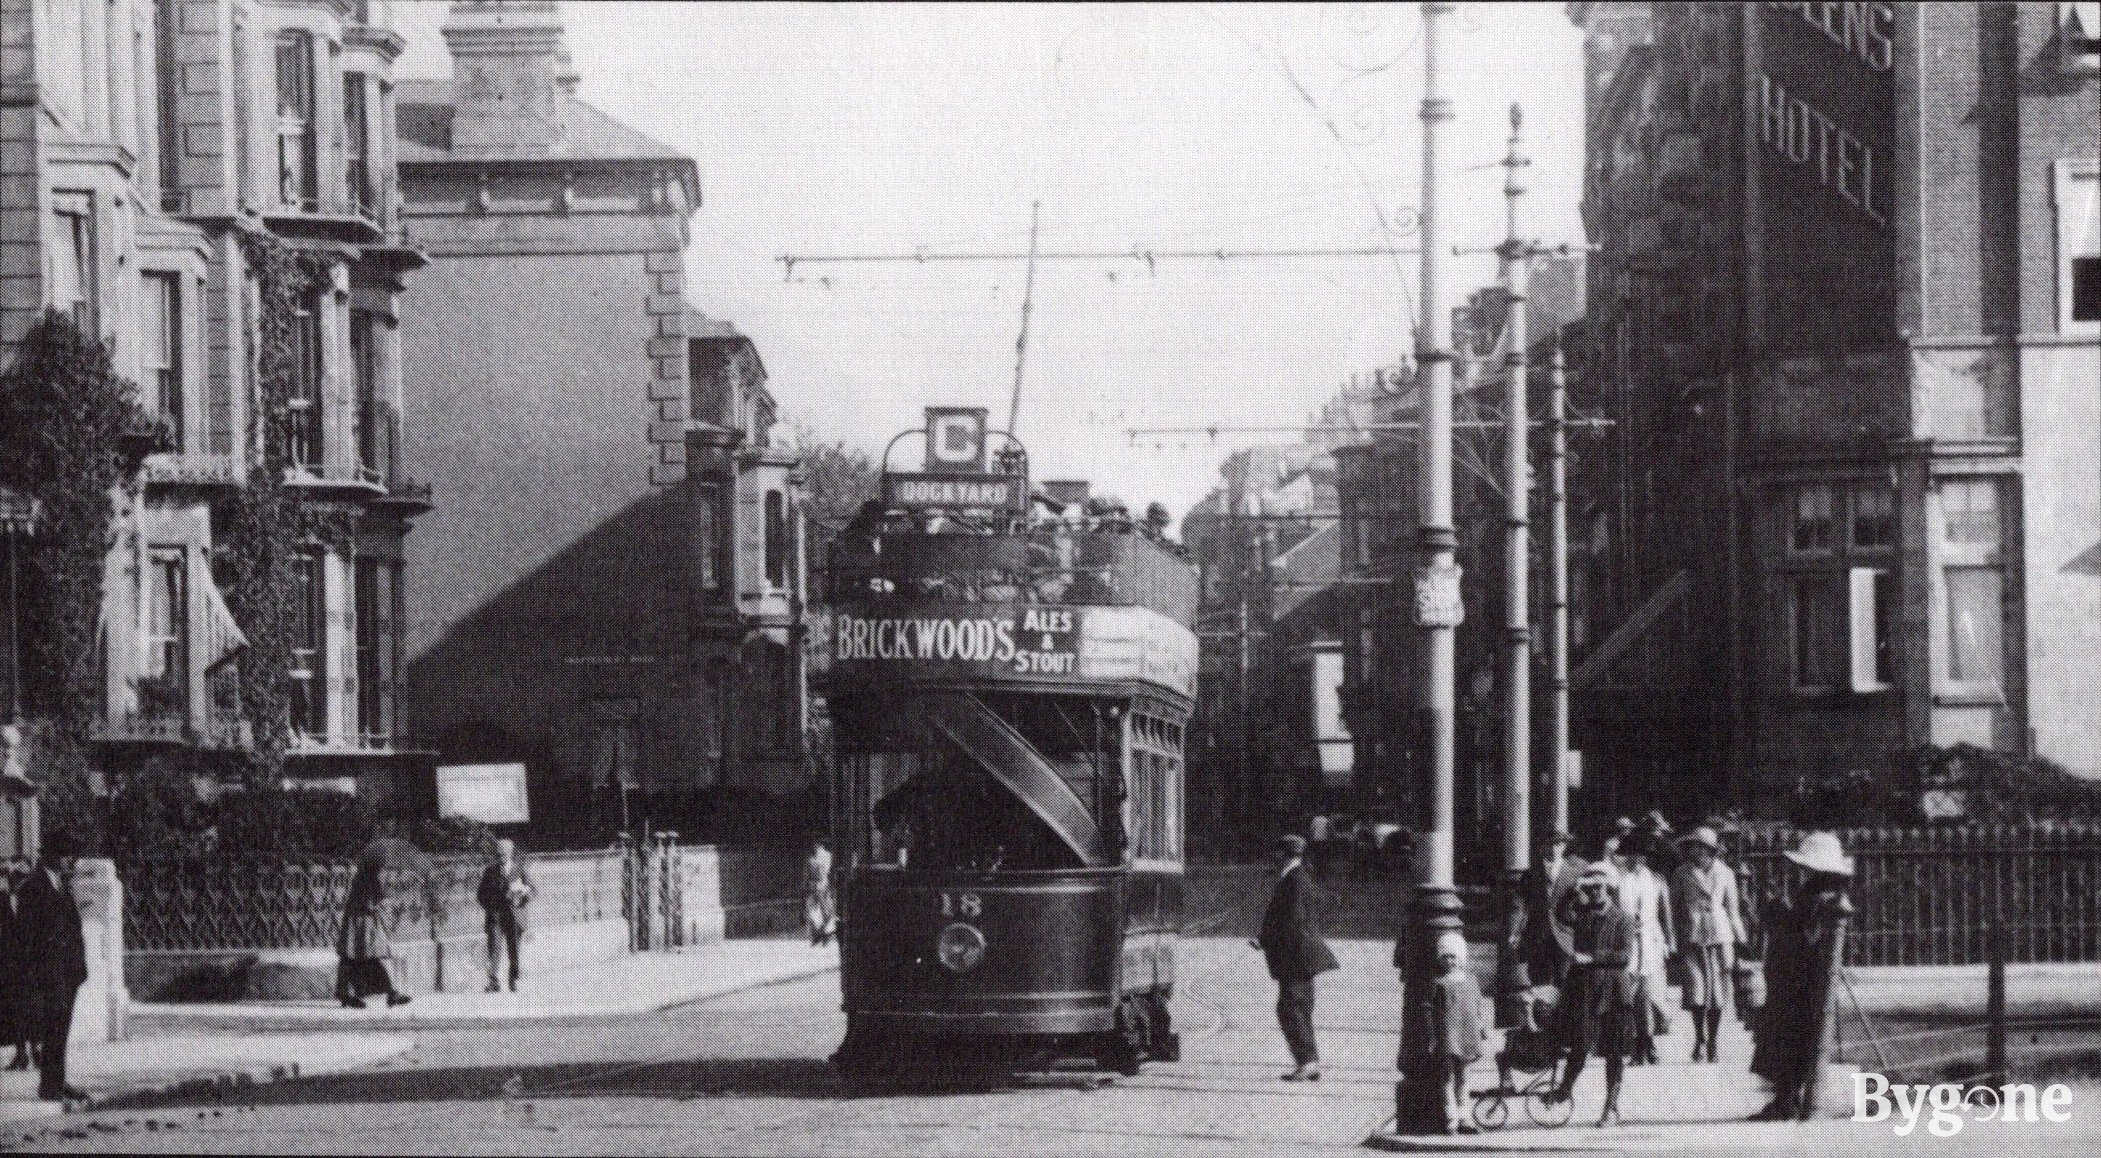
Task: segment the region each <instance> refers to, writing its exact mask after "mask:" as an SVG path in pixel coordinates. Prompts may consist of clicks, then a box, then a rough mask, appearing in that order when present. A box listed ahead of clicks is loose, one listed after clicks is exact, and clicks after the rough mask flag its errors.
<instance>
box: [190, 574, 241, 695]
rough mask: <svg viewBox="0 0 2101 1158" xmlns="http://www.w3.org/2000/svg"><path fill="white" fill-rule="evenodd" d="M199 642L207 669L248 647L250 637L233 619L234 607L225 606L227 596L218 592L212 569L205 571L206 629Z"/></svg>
mask: <svg viewBox="0 0 2101 1158" xmlns="http://www.w3.org/2000/svg"><path fill="white" fill-rule="evenodd" d="M198 642H199V643H200V644H201V645H202V646H203V648H204V666H205V668H206V670H210V669H211V668H213V667H215V666H217V665H218V664H220V663H222V662H224V661H225V660H226V659H227V658H228V657H229V656H231V655H233V653H235V652H237V651H239V650H241V649H242V648H244V647H247V646H248V637H247V636H246V635H245V634H243V633H242V632H241V625H240V624H238V623H236V622H234V618H233V610H232V609H231V608H229V607H227V606H226V597H225V596H224V595H221V594H220V593H219V585H218V584H217V583H215V582H213V581H212V576H211V572H210V571H209V570H207V571H205V572H204V632H203V635H202V637H201V638H200V639H199V641H198Z"/></svg>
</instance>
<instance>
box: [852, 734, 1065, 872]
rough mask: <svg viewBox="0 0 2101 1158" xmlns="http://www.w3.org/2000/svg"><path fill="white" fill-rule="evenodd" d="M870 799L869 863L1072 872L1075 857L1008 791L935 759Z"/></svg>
mask: <svg viewBox="0 0 2101 1158" xmlns="http://www.w3.org/2000/svg"><path fill="white" fill-rule="evenodd" d="M926 764H927V766H926V767H924V768H922V769H921V770H920V771H919V772H918V773H916V774H914V775H912V776H910V777H908V778H907V779H906V780H905V781H904V783H902V784H900V785H898V786H897V787H896V788H895V789H893V790H892V791H890V792H889V793H888V794H886V795H884V796H882V797H881V798H880V799H878V800H877V801H876V804H875V809H874V820H875V825H874V833H873V835H874V838H875V839H874V846H875V847H874V848H873V849H872V850H871V852H872V853H873V859H874V860H875V861H876V863H879V864H893V865H897V866H899V867H901V868H904V869H906V870H908V871H919V872H1002V871H1005V872H1028V871H1044V870H1051V869H1068V868H1078V867H1079V864H1080V862H1079V858H1078V857H1077V856H1075V855H1074V854H1073V852H1072V850H1071V849H1069V848H1067V847H1066V846H1065V844H1064V843H1063V842H1062V841H1060V840H1058V838H1057V837H1056V836H1055V835H1054V834H1053V833H1052V832H1051V830H1050V826H1049V825H1046V824H1045V823H1043V821H1042V820H1040V819H1038V818H1037V816H1036V814H1035V813H1033V812H1030V811H1029V810H1028V807H1027V806H1026V805H1024V804H1022V802H1021V801H1019V800H1017V799H1015V797H1014V795H1013V793H1011V792H1009V791H1007V789H1006V788H1005V787H1004V786H1003V785H1001V784H999V783H997V782H995V781H994V780H993V779H992V778H991V777H990V776H988V775H986V774H985V773H983V772H982V771H979V770H977V769H975V768H970V767H965V766H960V765H961V761H960V760H953V759H949V758H946V757H936V758H934V759H931V760H928V761H926Z"/></svg>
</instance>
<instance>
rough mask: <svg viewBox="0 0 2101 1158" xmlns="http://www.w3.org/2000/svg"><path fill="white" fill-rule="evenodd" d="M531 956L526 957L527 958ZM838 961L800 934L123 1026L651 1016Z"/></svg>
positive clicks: (453, 1025) (301, 1027) (186, 1028)
mask: <svg viewBox="0 0 2101 1158" xmlns="http://www.w3.org/2000/svg"><path fill="white" fill-rule="evenodd" d="M527 959H528V963H529V962H530V954H528V955H527ZM838 967H839V950H838V948H837V947H836V946H824V947H821V948H820V947H817V946H813V945H811V944H810V943H809V942H808V941H805V940H800V939H796V940H790V939H786V938H782V939H770V940H749V941H718V942H716V943H714V944H712V945H704V946H697V947H694V948H691V949H679V950H672V951H669V952H660V953H635V954H630V955H628V956H625V957H617V958H614V959H613V960H611V961H603V962H596V963H593V964H589V965H581V966H577V967H574V968H571V969H567V970H564V971H561V972H557V973H546V974H535V973H530V972H528V973H527V974H526V976H525V978H524V979H523V980H522V981H521V982H520V983H519V986H518V991H517V992H516V993H482V992H471V993H419V994H417V995H416V999H415V1000H414V1001H412V1002H410V1003H409V1004H407V1005H402V1006H396V1007H394V1008H391V1009H390V1008H387V1007H386V1006H385V1004H384V1002H382V1001H380V1000H378V999H373V1000H372V1001H371V1002H370V1003H369V1004H370V1006H371V1007H370V1008H366V1009H345V1008H343V1006H342V1005H341V1004H339V1003H337V1002H335V1001H256V1002H241V1003H207V1002H198V1003H187V1002H185V1003H179V1004H178V1003H172V1002H171V1003H164V1004H154V1003H137V1004H134V1005H132V1007H131V1014H130V1025H131V1031H132V1032H133V1033H135V1034H136V1033H142V1032H199V1031H220V1032H249V1033H253V1032H312V1031H321V1030H351V1029H386V1030H434V1029H474V1028H487V1027H491V1026H498V1025H507V1024H512V1023H516V1022H561V1021H590V1020H593V1019H596V1018H602V1017H620V1016H624V1015H630V1014H637V1013H651V1012H654V1011H656V1010H660V1009H669V1008H671V1007H672V1006H676V1005H684V1004H686V1003H688V1002H693V1001H705V1000H707V999H708V998H711V997H719V996H721V995H722V994H725V993H734V992H736V991H738V990H741V989H748V988H750V987H752V986H754V985H771V984H777V983H780V982H783V981H792V980H795V979H797V978H801V977H809V976H813V975H815V974H818V973H826V972H830V971H832V970H834V969H837V968H838Z"/></svg>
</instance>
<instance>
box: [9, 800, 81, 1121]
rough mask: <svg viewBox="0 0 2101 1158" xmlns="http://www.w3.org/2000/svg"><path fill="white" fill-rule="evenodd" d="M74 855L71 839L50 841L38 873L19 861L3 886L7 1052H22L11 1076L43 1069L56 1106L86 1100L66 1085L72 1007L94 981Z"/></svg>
mask: <svg viewBox="0 0 2101 1158" xmlns="http://www.w3.org/2000/svg"><path fill="white" fill-rule="evenodd" d="M74 851H75V850H74V847H73V844H72V842H71V841H70V840H69V839H68V838H67V836H66V834H65V833H62V832H50V833H46V834H45V836H44V840H43V847H42V849H41V851H40V853H39V855H38V858H37V862H36V864H35V866H34V867H32V866H31V865H30V864H29V862H28V861H27V860H23V859H20V858H17V859H16V860H15V861H13V862H12V863H11V864H9V866H8V871H7V874H6V881H5V885H4V886H0V887H4V890H5V891H4V892H0V1029H4V1031H5V1032H4V1034H0V1044H4V1045H12V1046H14V1049H15V1054H14V1057H13V1059H12V1060H11V1061H9V1062H8V1065H7V1068H8V1069H11V1070H24V1069H28V1068H30V1067H31V1066H34V1067H36V1070H37V1096H38V1097H39V1098H42V1099H44V1100H45V1101H50V1102H73V1101H79V1100H81V1099H83V1098H85V1097H86V1095H85V1094H83V1093H81V1092H80V1091H79V1090H78V1089H75V1088H74V1087H73V1086H72V1085H71V1084H70V1083H68V1082H67V1081H66V1039H67V1038H68V1037H69V1036H70V1035H71V1033H72V1029H73V1002H74V1000H75V999H76V998H77V997H78V996H79V994H80V987H81V986H82V985H84V984H86V983H87V979H88V957H87V941H86V938H85V936H84V935H83V934H82V932H81V927H80V907H79V906H78V905H77V904H75V903H74V900H73V885H72V877H73V863H74Z"/></svg>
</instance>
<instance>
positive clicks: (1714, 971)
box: [1671, 826, 1751, 1062]
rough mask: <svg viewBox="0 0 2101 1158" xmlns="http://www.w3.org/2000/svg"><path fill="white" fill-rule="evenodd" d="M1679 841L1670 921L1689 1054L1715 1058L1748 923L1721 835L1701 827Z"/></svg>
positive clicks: (1745, 938) (1672, 876)
mask: <svg viewBox="0 0 2101 1158" xmlns="http://www.w3.org/2000/svg"><path fill="white" fill-rule="evenodd" d="M1678 846H1679V847H1680V848H1681V849H1683V850H1684V852H1685V860H1684V862H1683V863H1681V864H1680V865H1679V866H1678V871H1677V872H1675V873H1673V874H1672V875H1671V909H1672V923H1673V924H1674V925H1675V926H1676V927H1677V933H1678V959H1679V961H1680V962H1682V963H1683V965H1684V982H1685V1009H1686V1012H1688V1013H1690V1014H1692V1031H1693V1042H1692V1060H1694V1061H1696V1062H1699V1061H1710V1062H1711V1061H1715V1060H1718V1059H1717V1056H1716V1052H1715V1051H1716V1048H1717V1044H1718V1041H1719V1039H1720V1037H1721V1028H1722V1011H1723V1010H1724V1009H1726V1008H1728V1005H1729V998H1730V970H1731V968H1732V967H1734V965H1735V963H1736V947H1737V946H1738V945H1742V944H1746V943H1748V942H1749V941H1750V939H1751V935H1750V926H1749V923H1748V922H1746V921H1745V920H1744V906H1743V899H1742V895H1741V893H1740V892H1739V891H1738V889H1737V885H1736V870H1735V869H1732V868H1730V867H1729V865H1728V863H1727V862H1726V861H1724V860H1722V858H1721V848H1722V841H1721V837H1719V836H1717V835H1716V834H1715V831H1714V830H1713V829H1712V828H1707V827H1704V826H1702V827H1700V828H1696V829H1694V830H1693V832H1692V835H1690V836H1687V837H1683V838H1681V839H1680V840H1679V841H1678Z"/></svg>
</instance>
